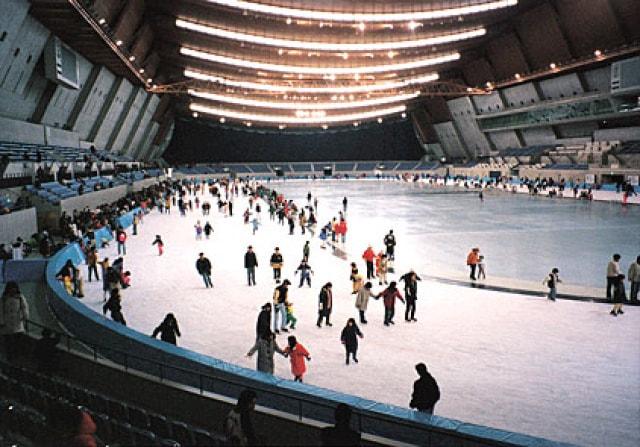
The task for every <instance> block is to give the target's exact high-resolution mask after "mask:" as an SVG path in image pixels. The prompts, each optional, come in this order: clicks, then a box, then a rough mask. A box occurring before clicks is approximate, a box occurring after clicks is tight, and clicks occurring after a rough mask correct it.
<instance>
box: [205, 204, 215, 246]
mask: <svg viewBox="0 0 640 447" xmlns="http://www.w3.org/2000/svg"><path fill="white" fill-rule="evenodd" d="M203 206H204V205H203ZM211 233H213V227H212V226H211V224H210V223H209V221H207V223H205V224H204V236H205V237H206V238H207V239H209V237H210V236H211Z"/></svg>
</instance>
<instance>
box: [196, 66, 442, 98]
mask: <svg viewBox="0 0 640 447" xmlns="http://www.w3.org/2000/svg"><path fill="white" fill-rule="evenodd" d="M184 75H185V76H186V77H188V78H191V79H198V80H200V81H207V82H214V83H217V84H222V85H226V86H229V87H238V88H244V89H249V90H262V91H269V92H281V93H282V92H296V93H319V94H331V93H366V92H373V91H381V90H393V89H398V88H403V87H407V86H409V85H416V84H426V83H428V82H433V81H437V80H438V78H439V76H438V74H437V73H429V74H426V75H421V76H417V77H412V78H407V79H404V80H400V81H390V82H378V83H375V84H359V85H340V86H322V87H296V86H292V85H283V84H280V85H278V84H267V83H260V82H249V81H237V80H233V79H228V78H223V77H220V76H216V75H209V74H206V73H201V72H197V71H193V70H188V69H186V70H184Z"/></svg>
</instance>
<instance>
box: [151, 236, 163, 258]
mask: <svg viewBox="0 0 640 447" xmlns="http://www.w3.org/2000/svg"><path fill="white" fill-rule="evenodd" d="M151 245H157V246H158V256H162V253H164V242H162V238H161V237H160V235H159V234H156V238H155V239H154V240H153V242H152V243H151Z"/></svg>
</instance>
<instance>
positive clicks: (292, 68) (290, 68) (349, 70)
mask: <svg viewBox="0 0 640 447" xmlns="http://www.w3.org/2000/svg"><path fill="white" fill-rule="evenodd" d="M180 53H181V54H184V55H185V56H190V57H194V58H196V59H201V60H206V61H210V62H215V63H219V64H225V65H232V66H235V67H241V68H250V69H254V70H267V71H277V72H281V73H296V74H310V75H325V74H333V75H354V74H356V73H360V74H362V73H384V72H388V71H400V70H413V69H417V68H422V67H429V66H431V65H438V64H444V63H446V62H451V61H456V60H458V59H460V53H457V52H454V53H447V54H442V55H440V56H436V57H430V58H423V59H415V60H412V61H406V62H399V63H396V64H384V65H364V66H359V67H317V66H310V65H280V64H272V63H269V62H260V61H251V60H245V59H237V58H235V57H229V56H223V55H220V54H215V53H207V52H204V51H199V50H194V49H192V48H186V47H180Z"/></svg>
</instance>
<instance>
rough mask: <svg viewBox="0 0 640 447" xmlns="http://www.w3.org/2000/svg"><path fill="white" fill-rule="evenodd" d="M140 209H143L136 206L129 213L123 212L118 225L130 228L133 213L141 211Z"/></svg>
mask: <svg viewBox="0 0 640 447" xmlns="http://www.w3.org/2000/svg"><path fill="white" fill-rule="evenodd" d="M140 211H142V209H141V208H134V209H133V210H131V211H129V212H128V213H126V214H123V215H122V216H120V217H119V218H118V225H120V226H121V227H122V228H129V227H130V226H131V225H133V214H134V213H139V212H140Z"/></svg>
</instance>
